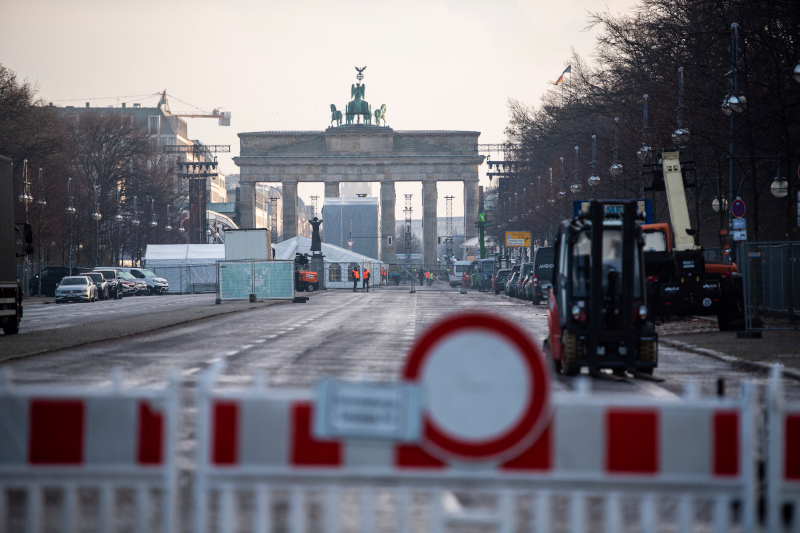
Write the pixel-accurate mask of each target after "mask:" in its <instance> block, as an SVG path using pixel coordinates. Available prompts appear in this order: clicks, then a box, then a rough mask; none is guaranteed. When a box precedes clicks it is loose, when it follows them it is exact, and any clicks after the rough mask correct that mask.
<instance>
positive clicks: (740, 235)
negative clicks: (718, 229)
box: [731, 229, 747, 242]
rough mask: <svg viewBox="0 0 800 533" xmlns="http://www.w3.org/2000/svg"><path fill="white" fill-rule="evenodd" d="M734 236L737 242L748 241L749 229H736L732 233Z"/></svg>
mask: <svg viewBox="0 0 800 533" xmlns="http://www.w3.org/2000/svg"><path fill="white" fill-rule="evenodd" d="M731 235H732V236H733V240H734V241H736V242H739V241H746V240H747V230H746V229H735V230H733V232H732V233H731Z"/></svg>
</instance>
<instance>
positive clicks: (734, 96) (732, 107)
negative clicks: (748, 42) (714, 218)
mask: <svg viewBox="0 0 800 533" xmlns="http://www.w3.org/2000/svg"><path fill="white" fill-rule="evenodd" d="M738 93H739V25H738V24H737V23H735V22H734V23H733V24H731V69H730V71H729V72H728V96H727V97H726V98H725V100H723V102H722V112H723V113H725V114H726V115H729V116H730V117H731V122H730V148H729V152H730V153H729V154H728V182H729V183H728V198H733V197H734V196H733V195H734V186H735V184H734V180H735V177H734V176H735V170H736V169H735V165H734V163H735V161H734V153H735V147H736V144H735V140H734V131H735V129H734V128H735V125H736V113H741V112H742V111H744V105H745V103H746V99H745V97H744V96H741V95H739V94H738ZM732 226H733V212H731V211H728V230H729V231H730V229H731V227H732ZM730 260H731V262H734V261H735V260H736V248H735V247H733V246H731V253H730Z"/></svg>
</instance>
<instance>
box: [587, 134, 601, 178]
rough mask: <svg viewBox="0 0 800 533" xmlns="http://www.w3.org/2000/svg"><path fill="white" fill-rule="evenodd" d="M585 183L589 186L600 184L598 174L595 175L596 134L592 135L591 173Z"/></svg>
mask: <svg viewBox="0 0 800 533" xmlns="http://www.w3.org/2000/svg"><path fill="white" fill-rule="evenodd" d="M587 183H588V184H589V186H590V187H597V186H598V185H600V176H598V175H597V136H596V135H592V175H591V176H589V179H588V180H587Z"/></svg>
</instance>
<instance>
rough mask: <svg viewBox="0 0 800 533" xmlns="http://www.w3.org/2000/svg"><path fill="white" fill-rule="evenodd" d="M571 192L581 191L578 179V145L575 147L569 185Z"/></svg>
mask: <svg viewBox="0 0 800 533" xmlns="http://www.w3.org/2000/svg"><path fill="white" fill-rule="evenodd" d="M569 189H570V190H571V191H572V194H578V193H579V192H581V182H580V181H578V147H577V146H576V147H575V166H574V167H573V169H572V185H570V186H569Z"/></svg>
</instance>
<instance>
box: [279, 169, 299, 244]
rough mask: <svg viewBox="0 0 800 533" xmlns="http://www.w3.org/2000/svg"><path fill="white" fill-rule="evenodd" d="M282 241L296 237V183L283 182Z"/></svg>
mask: <svg viewBox="0 0 800 533" xmlns="http://www.w3.org/2000/svg"><path fill="white" fill-rule="evenodd" d="M281 186H282V187H283V240H284V241H286V240H289V239H291V238H293V237H297V182H296V181H283V182H281Z"/></svg>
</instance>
